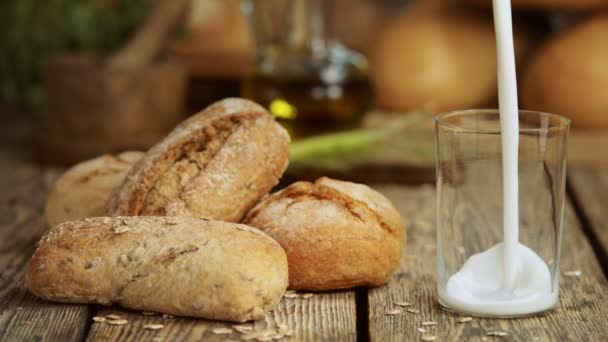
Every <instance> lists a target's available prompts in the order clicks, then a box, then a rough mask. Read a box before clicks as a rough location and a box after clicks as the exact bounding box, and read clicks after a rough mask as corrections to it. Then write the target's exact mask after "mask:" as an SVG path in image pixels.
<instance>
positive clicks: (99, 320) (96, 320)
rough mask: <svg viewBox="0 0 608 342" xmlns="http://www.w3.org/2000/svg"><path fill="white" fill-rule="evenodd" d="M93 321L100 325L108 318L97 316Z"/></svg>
mask: <svg viewBox="0 0 608 342" xmlns="http://www.w3.org/2000/svg"><path fill="white" fill-rule="evenodd" d="M93 321H94V322H98V323H102V322H105V321H106V318H105V317H99V316H95V317H93Z"/></svg>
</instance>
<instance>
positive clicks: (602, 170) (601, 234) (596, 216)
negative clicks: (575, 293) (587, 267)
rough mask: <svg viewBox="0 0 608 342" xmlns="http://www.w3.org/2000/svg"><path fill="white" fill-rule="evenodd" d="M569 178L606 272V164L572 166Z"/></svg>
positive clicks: (607, 251) (607, 237)
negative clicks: (601, 165)
mask: <svg viewBox="0 0 608 342" xmlns="http://www.w3.org/2000/svg"><path fill="white" fill-rule="evenodd" d="M596 151H597V150H596ZM568 181H569V183H570V190H571V193H572V195H573V197H574V199H575V200H576V202H577V203H578V204H579V205H578V208H579V211H580V213H581V215H582V216H583V218H584V219H585V221H586V222H587V223H588V227H587V228H588V229H589V233H590V235H591V239H592V240H593V241H592V242H593V243H594V244H595V247H596V253H597V254H598V256H599V258H601V262H602V265H603V267H604V272H605V274H608V211H607V210H606V204H607V203H608V166H603V167H600V166H576V167H572V168H570V171H569V175H568Z"/></svg>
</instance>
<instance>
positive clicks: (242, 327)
mask: <svg viewBox="0 0 608 342" xmlns="http://www.w3.org/2000/svg"><path fill="white" fill-rule="evenodd" d="M232 329H234V330H236V331H238V332H240V333H241V334H242V333H246V332H249V331H253V327H252V326H250V325H233V326H232Z"/></svg>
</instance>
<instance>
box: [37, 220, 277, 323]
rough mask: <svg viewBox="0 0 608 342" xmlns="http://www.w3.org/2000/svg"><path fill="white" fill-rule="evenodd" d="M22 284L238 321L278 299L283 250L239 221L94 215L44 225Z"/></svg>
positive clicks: (53, 294) (71, 297)
mask: <svg viewBox="0 0 608 342" xmlns="http://www.w3.org/2000/svg"><path fill="white" fill-rule="evenodd" d="M26 286H27V287H28V288H29V289H30V291H32V292H33V293H34V294H35V295H37V296H39V297H42V298H45V299H48V300H53V301H58V302H67V303H99V304H103V305H111V304H114V303H115V304H119V305H122V306H124V307H126V308H131V309H136V310H147V311H157V312H165V313H169V314H173V315H182V316H193V317H201V318H209V319H221V320H229V321H239V322H243V321H248V320H252V319H259V318H262V317H263V316H264V314H265V313H266V312H267V311H268V310H270V309H271V308H272V307H274V306H275V305H277V304H278V302H279V300H280V299H281V297H282V296H283V293H285V289H286V288H287V257H286V256H285V252H284V251H283V249H282V248H281V246H279V244H278V243H277V242H276V241H274V240H273V239H272V238H270V237H269V236H268V235H266V234H264V233H262V232H260V231H259V230H257V229H254V228H251V227H248V226H245V225H242V224H235V223H228V222H219V221H208V220H202V219H196V218H191V217H113V218H111V217H96V218H87V219H83V220H79V221H71V222H66V223H63V224H61V225H59V226H57V227H55V228H52V229H51V230H49V232H47V233H46V235H45V236H43V237H42V239H41V240H40V242H39V244H38V247H37V249H36V252H35V253H34V255H33V256H32V259H31V261H30V263H29V266H28V268H27V272H26Z"/></svg>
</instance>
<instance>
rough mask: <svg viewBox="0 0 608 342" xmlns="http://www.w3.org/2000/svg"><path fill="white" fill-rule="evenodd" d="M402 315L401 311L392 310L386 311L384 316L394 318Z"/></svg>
mask: <svg viewBox="0 0 608 342" xmlns="http://www.w3.org/2000/svg"><path fill="white" fill-rule="evenodd" d="M400 313H401V309H390V310H386V311H385V312H384V314H385V315H387V316H394V315H398V314H400Z"/></svg>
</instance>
